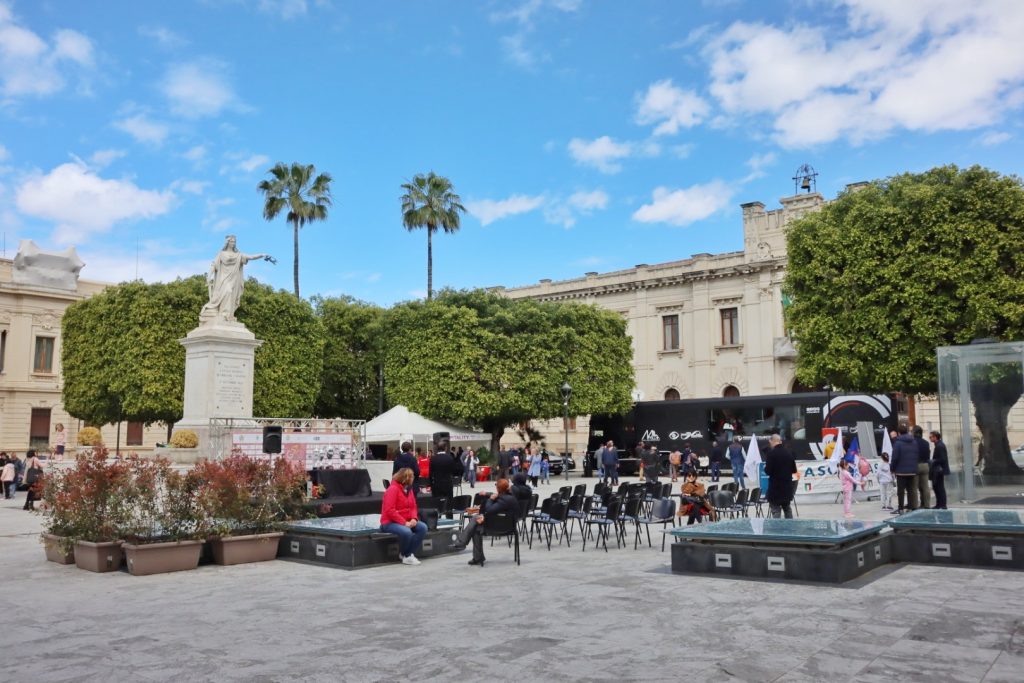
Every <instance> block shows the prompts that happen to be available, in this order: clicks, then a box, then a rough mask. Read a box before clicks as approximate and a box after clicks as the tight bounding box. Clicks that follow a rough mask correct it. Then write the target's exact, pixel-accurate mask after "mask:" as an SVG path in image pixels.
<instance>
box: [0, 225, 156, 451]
mask: <svg viewBox="0 0 1024 683" xmlns="http://www.w3.org/2000/svg"><path fill="white" fill-rule="evenodd" d="M84 265H85V264H84V263H82V261H81V260H79V258H78V255H77V254H76V253H75V249H74V248H73V247H72V248H69V249H68V250H66V251H64V252H61V253H50V252H42V251H40V250H39V249H38V248H37V247H36V245H35V244H34V243H32V242H31V241H28V240H24V241H22V243H21V245H20V246H19V248H18V254H17V255H16V256H15V257H14V259H13V260H12V259H0V451H18V452H20V453H22V454H24V452H25V451H26V450H27V449H29V448H34V449H36V450H39V451H42V452H48V451H49V450H50V449H51V447H52V446H53V445H54V444H55V442H56V441H55V439H56V434H55V431H54V429H55V427H56V425H57V424H63V425H64V427H65V433H66V434H67V445H68V449H69V450H71V449H72V448H73V447H74V445H75V443H76V438H77V435H78V430H79V429H80V428H81V427H82V426H84V425H83V424H82V423H81V422H80V421H79V420H76V419H74V418H72V417H71V416H70V415H68V413H67V411H65V410H64V406H63V404H62V402H61V360H60V359H61V344H62V341H61V318H62V316H63V315H64V310H65V309H66V308H67V307H68V306H70V305H71V304H72V303H74V302H76V301H80V300H82V299H86V298H88V297H90V296H93V295H94V294H97V293H98V292H101V291H103V289H104V288H106V287H107V286H108V285H107V283H103V282H95V281H90V280H83V279H79V277H78V275H79V271H81V269H82V268H83V267H84ZM102 432H103V439H104V442H105V443H106V444H108V445H109V446H110V447H111V449H113V448H114V445H115V442H116V440H117V425H106V426H104V427H103V428H102ZM164 438H166V430H165V429H163V428H161V426H160V425H154V426H153V427H152V428H144V427H143V425H142V424H141V423H128V422H126V423H122V424H121V446H122V448H128V449H130V450H143V449H145V450H149V449H152V448H153V446H154V444H155V443H156V442H157V441H158V440H163V439H164Z"/></svg>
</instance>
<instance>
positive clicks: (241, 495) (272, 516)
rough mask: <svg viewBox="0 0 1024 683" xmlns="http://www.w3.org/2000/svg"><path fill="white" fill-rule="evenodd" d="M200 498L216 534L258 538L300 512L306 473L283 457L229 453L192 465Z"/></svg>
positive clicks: (211, 528)
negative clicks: (197, 480)
mask: <svg viewBox="0 0 1024 683" xmlns="http://www.w3.org/2000/svg"><path fill="white" fill-rule="evenodd" d="M194 471H195V472H196V476H197V477H198V478H199V480H200V482H201V484H200V491H199V500H200V505H201V506H202V508H203V511H204V512H205V514H206V517H207V519H208V520H209V523H210V531H211V533H212V534H213V535H216V536H230V535H238V534H258V533H264V532H267V531H273V530H275V529H277V528H278V527H279V526H280V524H281V522H283V521H285V520H287V519H291V518H293V517H294V516H296V515H298V514H301V511H302V505H303V503H304V501H305V480H306V473H305V472H304V471H303V470H302V469H301V468H299V467H297V466H295V465H293V464H292V463H290V462H288V461H287V460H285V459H283V458H278V459H277V461H276V462H274V463H273V464H271V463H270V462H269V461H268V460H264V459H257V458H249V457H246V456H243V455H232V456H230V457H228V458H224V459H223V460H218V461H204V462H201V463H199V464H197V465H196V467H195V470H194Z"/></svg>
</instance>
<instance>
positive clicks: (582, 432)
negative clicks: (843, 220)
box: [496, 192, 825, 454]
mask: <svg viewBox="0 0 1024 683" xmlns="http://www.w3.org/2000/svg"><path fill="white" fill-rule="evenodd" d="M780 202H781V205H782V206H781V208H778V209H773V210H770V211H766V210H765V206H764V204H762V203H761V202H750V203H747V204H743V205H742V208H743V250H742V251H734V252H728V253H724V254H715V255H712V254H695V255H693V256H691V257H690V258H688V259H682V260H678V261H669V262H667V263H658V264H654V265H648V264H639V265H637V266H636V267H634V268H629V269H627V270H619V271H614V272H610V273H602V274H599V273H587V274H586V275H585V276H584V277H582V278H576V279H573V280H563V281H559V282H553V281H551V280H541V281H540V283H538V284H536V285H530V286H527V287H516V288H511V289H505V288H498V289H497V290H496V291H499V292H501V293H503V294H505V295H506V296H510V297H513V298H531V299H537V300H540V301H572V302H580V303H587V304H596V305H597V306H600V307H602V308H606V309H609V310H612V311H616V312H618V313H619V314H621V315H622V317H623V318H625V319H626V322H627V332H628V334H629V335H630V337H632V340H633V369H634V373H635V378H636V390H635V391H634V398H635V399H636V400H647V401H651V400H662V399H677V398H709V397H718V396H731V395H741V396H745V395H761V394H784V393H790V392H791V391H793V390H794V384H795V376H794V359H795V357H796V351H795V349H794V347H793V344H792V342H791V340H790V339H789V338H788V336H787V334H786V329H785V325H784V322H783V314H782V291H781V286H782V281H783V275H784V271H785V266H786V237H785V228H786V225H787V224H788V223H789V222H790V221H791V220H793V219H794V218H797V217H799V216H801V215H803V214H804V213H806V212H808V211H815V210H817V209H819V208H820V207H821V206H822V205H823V204H824V203H825V200H824V199H823V197H822V196H821V195H820V194H818V193H816V192H814V193H807V194H798V195H794V196H792V197H783V198H782V199H781V200H780ZM561 423H562V421H561V420H552V421H550V422H547V423H540V424H538V425H537V427H538V428H539V430H540V431H541V432H542V433H544V434H545V435H546V436H547V440H548V444H549V446H551V447H552V448H556V449H558V450H561V449H562V448H564V442H563V439H564V433H563V431H562V425H561ZM571 426H574V427H575V428H574V429H571V431H570V438H569V446H570V449H571V450H572V451H573V452H574V453H577V454H579V453H582V452H583V451H584V450H585V448H586V443H587V437H588V428H589V424H588V422H587V420H585V419H579V420H576V421H575V425H571ZM505 441H506V442H507V443H508V444H514V443H516V442H517V441H518V438H517V437H515V436H514V435H513V434H512V433H509V434H508V438H506V440H505Z"/></svg>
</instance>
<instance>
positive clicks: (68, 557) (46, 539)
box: [43, 534, 75, 564]
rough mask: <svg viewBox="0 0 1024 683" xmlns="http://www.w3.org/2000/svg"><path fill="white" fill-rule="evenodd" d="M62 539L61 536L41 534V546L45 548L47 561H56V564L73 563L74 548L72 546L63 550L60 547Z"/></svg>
mask: <svg viewBox="0 0 1024 683" xmlns="http://www.w3.org/2000/svg"><path fill="white" fill-rule="evenodd" d="M63 540H64V537H63V536H54V535H53V534H43V547H44V548H45V549H46V561H47V562H56V563H57V564H74V563H75V549H74V548H73V547H72V548H69V549H68V551H67V552H65V551H64V550H63V549H62V548H61V541H63Z"/></svg>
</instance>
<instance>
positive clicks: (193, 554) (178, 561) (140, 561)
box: [124, 541, 203, 576]
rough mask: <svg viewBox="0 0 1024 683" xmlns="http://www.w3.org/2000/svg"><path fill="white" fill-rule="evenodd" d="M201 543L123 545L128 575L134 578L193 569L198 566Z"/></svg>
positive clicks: (173, 542)
mask: <svg viewBox="0 0 1024 683" xmlns="http://www.w3.org/2000/svg"><path fill="white" fill-rule="evenodd" d="M202 549H203V542H202V541H172V542H169V543H146V544H143V545H132V544H130V543H125V544H124V554H125V558H126V559H127V561H128V573H129V574H133V575H134V576H148V575H149V574H166V573H167V572H180V571H184V570H186V569H195V568H196V567H198V566H199V553H200V551H201V550H202Z"/></svg>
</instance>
